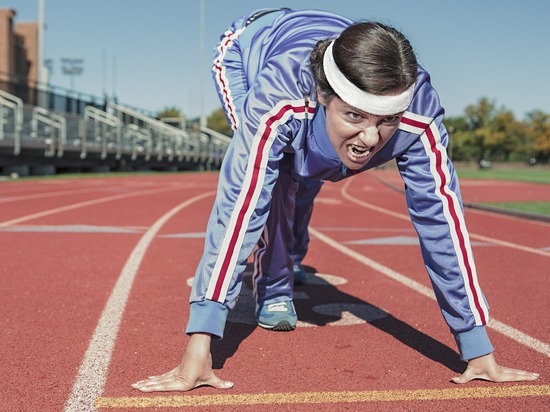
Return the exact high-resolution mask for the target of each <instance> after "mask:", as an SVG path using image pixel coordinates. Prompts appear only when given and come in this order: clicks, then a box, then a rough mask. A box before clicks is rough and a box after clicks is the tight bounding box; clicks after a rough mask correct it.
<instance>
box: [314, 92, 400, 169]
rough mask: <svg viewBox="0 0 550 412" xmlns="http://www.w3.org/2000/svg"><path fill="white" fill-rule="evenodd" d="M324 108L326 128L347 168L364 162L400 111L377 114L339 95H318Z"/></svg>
mask: <svg viewBox="0 0 550 412" xmlns="http://www.w3.org/2000/svg"><path fill="white" fill-rule="evenodd" d="M319 101H320V102H321V104H322V105H324V106H325V108H326V126H325V127H326V130H327V134H328V137H329V139H330V142H331V143H332V146H333V147H334V149H335V150H336V152H337V153H338V156H339V157H340V160H342V162H343V163H344V165H345V166H346V167H347V168H348V169H351V170H358V169H361V168H362V167H363V166H365V165H366V164H367V163H368V162H369V161H370V159H371V158H372V157H373V155H374V154H375V153H376V152H378V151H379V150H380V149H382V147H384V145H385V144H386V143H387V142H388V140H389V139H390V138H391V137H392V136H393V134H394V133H395V131H396V130H397V126H399V122H400V121H401V116H402V115H403V112H401V113H396V114H394V115H391V116H378V115H373V114H370V113H366V112H363V111H361V110H359V109H356V108H355V107H353V106H350V105H348V104H347V103H346V102H344V101H343V100H342V99H340V98H339V97H337V96H336V97H334V98H333V99H332V100H331V101H330V102H328V103H326V101H325V100H324V99H323V98H322V97H321V96H319Z"/></svg>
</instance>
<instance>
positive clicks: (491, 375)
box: [451, 353, 539, 383]
mask: <svg viewBox="0 0 550 412" xmlns="http://www.w3.org/2000/svg"><path fill="white" fill-rule="evenodd" d="M538 377H539V374H538V373H531V372H526V371H522V370H519V369H512V368H507V367H504V366H500V365H499V364H497V362H496V360H495V357H494V356H493V354H492V353H490V354H489V355H485V356H481V357H479V358H475V359H470V360H469V361H468V367H467V368H466V370H465V371H464V373H463V374H462V375H460V376H456V377H454V378H453V379H451V380H452V381H453V382H454V383H467V382H470V381H471V380H474V379H483V380H486V381H491V382H519V381H534V380H535V379H538Z"/></svg>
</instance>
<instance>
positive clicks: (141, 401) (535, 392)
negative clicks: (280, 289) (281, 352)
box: [94, 385, 550, 409]
mask: <svg viewBox="0 0 550 412" xmlns="http://www.w3.org/2000/svg"><path fill="white" fill-rule="evenodd" d="M549 395H550V385H540V386H536V385H522V386H509V387H502V386H498V387H497V386H495V387H490V388H453V389H414V390H388V391H358V392H348V391H344V392H287V393H263V394H256V393H247V394H237V395H180V396H152V397H145V396H132V397H118V398H107V397H105V398H98V399H97V400H96V401H95V403H94V407H95V408H97V409H109V408H153V407H157V408H161V407H163V408H181V407H194V406H195V407H204V406H227V405H282V404H292V405H298V404H315V403H317V404H338V403H365V402H391V401H400V402H402V401H438V400H456V399H491V398H493V399H494V398H521V397H527V396H549Z"/></svg>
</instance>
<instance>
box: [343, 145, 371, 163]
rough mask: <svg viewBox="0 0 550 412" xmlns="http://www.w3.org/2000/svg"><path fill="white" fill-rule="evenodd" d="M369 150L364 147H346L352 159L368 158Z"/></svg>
mask: <svg viewBox="0 0 550 412" xmlns="http://www.w3.org/2000/svg"><path fill="white" fill-rule="evenodd" d="M370 151H371V148H369V147H365V146H357V145H354V144H350V145H348V154H349V155H350V157H351V158H352V159H356V160H359V159H365V158H367V157H369V155H370Z"/></svg>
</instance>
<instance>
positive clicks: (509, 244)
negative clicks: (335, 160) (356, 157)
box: [340, 178, 550, 257]
mask: <svg viewBox="0 0 550 412" xmlns="http://www.w3.org/2000/svg"><path fill="white" fill-rule="evenodd" d="M352 180H353V178H351V179H348V181H347V182H345V183H344V185H343V187H342V188H341V189H340V193H341V194H342V196H343V197H344V198H346V199H347V200H349V201H350V202H353V203H355V204H357V205H359V206H363V207H365V208H367V209H371V210H374V211H376V212H379V213H383V214H385V215H389V216H393V217H395V218H398V219H401V220H406V221H408V222H410V217H409V215H407V214H404V213H398V212H392V211H391V210H387V209H384V208H382V207H378V206H375V205H371V204H370V203H367V202H363V201H362V200H359V199H357V198H355V197H353V196H352V195H350V194H349V193H348V192H347V189H348V187H349V185H350V184H351V182H352ZM469 234H470V237H471V238H472V239H477V240H481V241H483V242H490V243H494V244H495V245H499V246H504V247H509V248H511V249H516V250H521V251H523V252H527V253H533V254H536V255H541V256H547V257H550V252H548V251H546V250H543V249H535V248H532V247H529V246H524V245H518V244H517V243H512V242H506V241H504V240H499V239H495V238H492V237H488V236H482V235H477V234H475V233H472V232H469Z"/></svg>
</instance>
